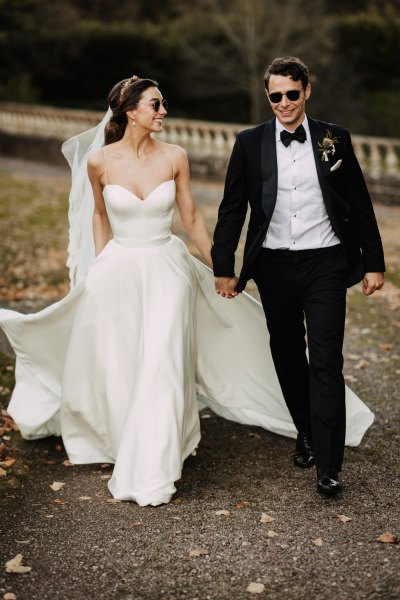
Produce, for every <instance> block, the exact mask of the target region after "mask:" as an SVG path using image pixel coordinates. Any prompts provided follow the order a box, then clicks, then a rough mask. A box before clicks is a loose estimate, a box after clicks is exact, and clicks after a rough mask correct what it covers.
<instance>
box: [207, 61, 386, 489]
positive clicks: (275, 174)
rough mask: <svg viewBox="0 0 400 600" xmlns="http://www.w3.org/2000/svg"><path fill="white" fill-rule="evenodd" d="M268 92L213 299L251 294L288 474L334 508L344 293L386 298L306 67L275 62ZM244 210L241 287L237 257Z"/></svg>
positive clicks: (223, 222) (345, 161)
mask: <svg viewBox="0 0 400 600" xmlns="http://www.w3.org/2000/svg"><path fill="white" fill-rule="evenodd" d="M264 82H265V92H266V95H267V98H268V101H269V104H270V106H271V109H272V111H273V113H274V115H275V116H274V118H272V119H271V120H270V121H268V122H267V123H263V124H262V125H258V126H257V127H254V128H253V129H248V130H246V131H242V132H241V133H239V135H238V136H237V139H236V142H235V145H234V148H233V151H232V155H231V158H230V162H229V166H228V171H227V175H226V181H225V191H224V197H223V199H222V202H221V205H220V208H219V213H218V222H217V226H216V229H215V233H214V245H213V248H212V258H213V265H214V274H215V277H216V280H215V287H216V291H217V293H218V294H220V295H221V296H223V297H225V298H234V297H235V296H236V295H237V294H238V293H240V292H241V291H242V290H243V289H244V287H245V285H246V282H247V280H248V279H250V278H252V279H254V281H255V283H256V284H257V287H258V290H259V293H260V297H261V301H262V305H263V308H264V312H265V316H266V320H267V326H268V330H269V334H270V346H271V352H272V357H273V360H274V364H275V369H276V372H277V375H278V379H279V383H280V386H281V388H282V392H283V395H284V398H285V401H286V404H287V406H288V409H289V411H290V414H291V416H292V418H293V421H294V424H295V426H296V428H297V431H298V435H297V441H296V446H295V450H294V455H293V459H294V463H295V465H296V466H298V467H301V468H309V467H312V466H313V465H314V464H316V466H317V491H318V492H319V493H321V494H325V495H328V496H332V495H335V494H337V492H338V491H340V489H341V486H340V483H339V476H338V474H339V471H340V470H341V467H342V462H343V451H344V442H345V426H346V415H345V385H344V379H343V375H342V368H343V355H342V345H343V335H344V323H345V311H346V288H347V287H349V286H352V285H354V284H355V283H357V282H359V281H362V290H363V292H364V294H365V295H367V296H369V295H370V294H373V293H374V292H375V290H379V289H381V288H382V286H383V283H384V276H383V271H384V270H385V264H384V257H383V249H382V243H381V238H380V235H379V231H378V227H377V223H376V219H375V215H374V211H373V207H372V203H371V199H370V196H369V193H368V190H367V187H366V185H365V181H364V178H363V175H362V172H361V169H360V166H359V164H358V162H357V159H356V157H355V155H354V151H353V148H352V145H351V139H350V135H349V133H348V131H347V130H346V129H344V128H343V127H340V126H339V125H334V124H332V123H324V122H321V121H316V120H314V119H311V118H310V117H307V116H306V114H305V105H306V101H307V100H308V98H309V97H310V94H311V86H310V84H309V82H308V69H307V67H306V65H305V64H304V63H303V62H302V61H301V60H299V59H298V58H293V57H285V58H276V59H275V60H274V61H273V62H272V64H271V65H270V66H269V67H268V68H267V71H266V73H265V77H264ZM248 203H249V204H250V208H251V215H250V221H249V227H248V232H247V238H246V244H245V249H244V260H243V268H242V270H241V273H240V276H239V278H238V277H236V276H235V271H234V262H235V251H236V248H237V245H238V241H239V237H240V233H241V229H242V227H243V223H244V221H245V217H246V212H247V205H248ZM304 321H305V324H304ZM306 331H307V333H306ZM306 335H307V345H308V360H307V355H306V342H305V336H306Z"/></svg>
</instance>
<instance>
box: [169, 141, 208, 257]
mask: <svg viewBox="0 0 400 600" xmlns="http://www.w3.org/2000/svg"><path fill="white" fill-rule="evenodd" d="M173 161H174V167H175V172H176V177H175V182H176V203H177V205H178V209H179V213H180V215H181V219H182V225H183V227H184V228H185V230H186V231H187V233H188V234H189V236H190V239H191V240H192V241H193V242H194V244H196V246H197V248H198V250H199V251H200V253H201V255H202V256H203V258H204V260H205V261H206V263H207V264H208V266H209V267H211V268H212V259H211V239H210V236H209V234H208V231H207V228H206V224H205V222H204V219H203V217H202V216H201V214H200V212H199V210H198V208H197V206H196V204H195V202H194V199H193V195H192V190H191V188H190V172H189V162H188V159H187V156H186V152H185V151H184V150H183V149H182V148H180V147H179V146H175V147H174V149H173Z"/></svg>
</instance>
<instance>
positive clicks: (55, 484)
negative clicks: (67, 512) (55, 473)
mask: <svg viewBox="0 0 400 600" xmlns="http://www.w3.org/2000/svg"><path fill="white" fill-rule="evenodd" d="M64 485H65V483H63V482H62V481H53V483H52V484H51V485H50V487H51V489H52V490H53V492H59V491H60V490H61V488H62V487H64Z"/></svg>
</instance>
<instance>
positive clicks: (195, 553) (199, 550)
mask: <svg viewBox="0 0 400 600" xmlns="http://www.w3.org/2000/svg"><path fill="white" fill-rule="evenodd" d="M208 554H209V552H208V550H207V549H206V548H203V547H202V546H199V547H198V548H195V549H194V550H191V551H190V552H189V556H207V555H208Z"/></svg>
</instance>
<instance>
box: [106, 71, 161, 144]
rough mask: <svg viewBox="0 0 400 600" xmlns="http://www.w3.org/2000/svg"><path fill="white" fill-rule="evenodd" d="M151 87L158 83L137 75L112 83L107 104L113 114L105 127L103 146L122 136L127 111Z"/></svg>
mask: <svg viewBox="0 0 400 600" xmlns="http://www.w3.org/2000/svg"><path fill="white" fill-rule="evenodd" d="M151 87H156V88H158V83H157V82H156V81H153V80H152V79H141V78H140V77H138V76H137V75H132V77H129V79H123V80H122V81H119V82H118V83H116V84H115V85H114V87H113V88H112V89H111V91H110V93H109V94H108V104H109V106H110V108H111V110H112V113H113V114H112V117H111V119H110V120H109V122H108V123H107V125H106V128H105V133H104V135H105V139H104V145H105V146H107V144H112V143H113V142H118V140H120V139H121V138H122V137H123V135H124V133H125V128H126V125H127V123H128V117H127V116H126V113H127V111H128V110H132V109H133V108H135V107H136V106H137V104H138V102H139V100H140V98H141V96H142V94H143V92H145V91H146V90H147V89H148V88H151Z"/></svg>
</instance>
